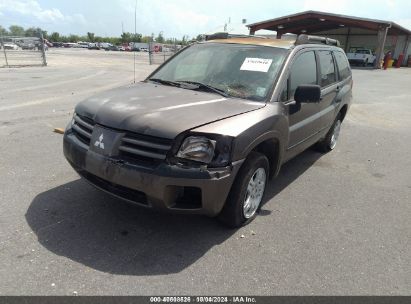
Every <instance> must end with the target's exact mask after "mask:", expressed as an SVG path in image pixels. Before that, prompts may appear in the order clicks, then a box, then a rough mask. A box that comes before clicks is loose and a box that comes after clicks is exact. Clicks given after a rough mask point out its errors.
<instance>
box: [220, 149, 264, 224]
mask: <svg viewBox="0 0 411 304" xmlns="http://www.w3.org/2000/svg"><path fill="white" fill-rule="evenodd" d="M268 175H269V163H268V159H267V157H266V156H265V155H263V154H261V153H257V152H251V153H250V155H249V156H248V157H247V159H246V160H245V162H244V164H243V165H242V167H241V169H240V171H239V172H238V174H237V177H236V179H235V181H234V184H233V186H232V187H231V190H230V193H229V195H228V198H227V201H226V203H225V205H224V207H223V210H222V211H221V213H220V214H219V216H218V219H219V221H220V222H222V223H223V224H224V225H226V226H228V227H230V228H237V227H241V226H243V225H245V224H248V223H250V222H251V221H252V220H253V219H254V218H255V217H256V216H257V213H258V211H259V209H260V207H261V201H262V199H263V197H264V192H265V188H266V185H267V179H268ZM252 180H253V181H252ZM251 184H252V185H251ZM250 188H251V192H252V193H250ZM246 205H247V206H246Z"/></svg>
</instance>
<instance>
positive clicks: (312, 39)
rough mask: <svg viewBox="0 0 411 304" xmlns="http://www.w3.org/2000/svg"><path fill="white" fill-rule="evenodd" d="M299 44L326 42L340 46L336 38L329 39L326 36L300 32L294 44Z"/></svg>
mask: <svg viewBox="0 0 411 304" xmlns="http://www.w3.org/2000/svg"><path fill="white" fill-rule="evenodd" d="M300 44H326V45H334V46H340V42H339V41H338V40H337V39H331V38H327V37H320V36H311V35H306V34H302V35H299V36H298V38H297V40H296V41H295V45H300Z"/></svg>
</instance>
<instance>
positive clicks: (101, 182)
mask: <svg viewBox="0 0 411 304" xmlns="http://www.w3.org/2000/svg"><path fill="white" fill-rule="evenodd" d="M79 173H80V175H81V176H83V177H84V178H85V179H87V180H88V181H89V182H91V183H92V184H93V185H95V186H96V187H98V188H100V189H102V190H105V191H107V192H110V193H112V194H114V195H116V196H118V197H121V198H123V199H126V200H128V201H132V202H134V203H136V204H141V205H148V201H147V196H146V194H145V193H144V192H141V191H138V190H134V189H130V188H127V187H124V186H120V185H117V184H114V183H111V182H109V181H107V180H105V179H102V178H100V177H98V176H96V175H94V174H91V173H89V172H86V171H80V172H79Z"/></svg>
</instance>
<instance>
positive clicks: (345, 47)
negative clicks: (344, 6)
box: [344, 27, 351, 53]
mask: <svg viewBox="0 0 411 304" xmlns="http://www.w3.org/2000/svg"><path fill="white" fill-rule="evenodd" d="M350 34H351V27H349V28H348V32H347V36H345V45H344V51H345V52H346V53H347V52H348V41H349V38H350Z"/></svg>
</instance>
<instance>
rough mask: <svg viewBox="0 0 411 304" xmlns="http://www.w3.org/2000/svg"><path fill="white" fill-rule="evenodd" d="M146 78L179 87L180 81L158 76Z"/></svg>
mask: <svg viewBox="0 0 411 304" xmlns="http://www.w3.org/2000/svg"><path fill="white" fill-rule="evenodd" d="M148 80H150V81H154V82H158V83H161V84H165V85H170V86H174V87H179V86H180V83H178V82H174V81H171V80H165V79H160V78H149V79H148Z"/></svg>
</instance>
